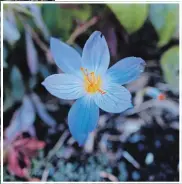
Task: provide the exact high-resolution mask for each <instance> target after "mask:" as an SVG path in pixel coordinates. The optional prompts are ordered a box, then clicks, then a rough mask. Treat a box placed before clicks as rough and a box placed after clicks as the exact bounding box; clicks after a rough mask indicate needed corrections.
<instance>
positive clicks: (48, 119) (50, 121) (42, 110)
mask: <svg viewBox="0 0 182 184" xmlns="http://www.w3.org/2000/svg"><path fill="white" fill-rule="evenodd" d="M31 97H32V100H33V101H34V104H35V106H36V109H37V113H38V115H39V116H40V118H41V119H42V121H43V122H44V123H46V124H47V125H49V126H51V127H54V126H55V125H56V120H55V119H54V118H53V117H52V116H51V115H49V113H48V112H47V110H46V107H45V105H44V104H43V103H42V102H41V100H40V98H39V97H38V95H36V94H35V93H32V94H31Z"/></svg>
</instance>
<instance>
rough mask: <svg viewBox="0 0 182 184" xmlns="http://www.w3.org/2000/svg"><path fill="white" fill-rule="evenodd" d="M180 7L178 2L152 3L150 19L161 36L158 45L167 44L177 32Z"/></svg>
mask: <svg viewBox="0 0 182 184" xmlns="http://www.w3.org/2000/svg"><path fill="white" fill-rule="evenodd" d="M178 18H179V7H178V5H177V4H151V5H150V11H149V19H150V21H151V22H152V24H153V26H154V28H155V30H156V31H157V34H158V36H159V42H158V46H159V47H162V46H164V45H165V44H167V43H168V42H169V41H170V39H171V38H172V36H173V35H174V34H175V31H176V27H177V25H178V22H179V20H178Z"/></svg>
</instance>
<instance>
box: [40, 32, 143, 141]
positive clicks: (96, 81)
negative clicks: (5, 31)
mask: <svg viewBox="0 0 182 184" xmlns="http://www.w3.org/2000/svg"><path fill="white" fill-rule="evenodd" d="M50 49H51V53H52V55H53V58H54V60H55V62H56V64H57V66H58V67H60V69H61V70H62V71H63V72H65V73H61V74H54V75H51V76H49V77H47V78H46V79H45V81H44V82H43V85H44V86H45V88H46V89H47V90H48V91H49V92H50V93H51V94H52V95H54V96H56V97H58V98H61V99H66V100H75V99H78V100H76V102H75V103H74V104H73V106H72V107H71V109H70V111H69V113H68V125H69V129H70V132H71V134H72V136H73V137H74V139H75V140H76V141H77V142H78V143H79V145H83V144H84V143H85V141H86V139H87V137H88V134H89V133H90V132H92V131H93V130H94V129H95V128H96V126H97V122H98V120H99V108H101V109H102V110H104V111H106V112H111V113H121V112H123V111H125V110H126V109H128V108H131V107H132V103H131V94H130V92H129V91H128V90H127V89H126V88H125V87H123V86H121V85H123V84H127V83H129V82H131V81H133V80H135V79H136V78H138V77H139V75H140V74H141V72H143V70H144V65H145V62H144V60H143V59H141V58H137V57H127V58H124V59H121V60H120V61H119V62H117V63H116V64H115V65H113V66H112V67H111V68H109V69H108V66H109V62H110V54H109V49H108V46H107V43H106V40H105V38H104V36H103V35H102V33H101V32H99V31H95V32H94V33H93V34H92V35H91V36H90V37H89V39H88V40H87V42H86V44H85V46H84V48H83V53H82V57H81V56H80V55H79V53H78V52H77V51H76V50H74V49H73V48H72V47H70V46H68V45H67V44H65V43H63V42H61V41H59V40H58V39H55V38H51V41H50Z"/></svg>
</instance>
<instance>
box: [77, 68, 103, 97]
mask: <svg viewBox="0 0 182 184" xmlns="http://www.w3.org/2000/svg"><path fill="white" fill-rule="evenodd" d="M80 70H81V71H82V73H83V76H84V86H85V90H86V91H87V92H88V93H96V92H99V93H101V94H105V93H106V92H105V91H103V90H102V89H100V87H101V84H102V80H101V77H100V76H96V75H95V73H94V72H91V73H89V72H88V70H87V69H84V68H82V67H81V68H80Z"/></svg>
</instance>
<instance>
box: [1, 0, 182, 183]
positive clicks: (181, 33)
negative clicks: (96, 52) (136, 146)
mask: <svg viewBox="0 0 182 184" xmlns="http://www.w3.org/2000/svg"><path fill="white" fill-rule="evenodd" d="M63 3H70V4H74V3H80V4H86V3H90V4H105V3H112V4H114V3H128V4H129V3H147V4H150V3H156V4H160V3H171V4H174V3H178V4H179V5H180V6H179V8H180V9H179V10H180V11H179V21H180V26H179V47H180V62H179V68H180V80H179V82H180V84H179V85H180V88H179V89H180V93H179V108H180V109H182V80H181V78H182V63H181V62H182V61H181V59H182V56H181V53H182V39H181V36H182V30H181V25H182V12H181V11H182V1H181V0H178V1H177V0H174V1H171V0H160V1H158V0H153V1H150V0H148V1H147V0H140V1H138V0H133V1H131V0H128V1H126V0H125V1H124V0H123V1H122V0H117V1H111V0H104V1H98V0H91V1H84V0H81V1H77V0H71V1H70V0H67V1H58V0H55V1H39V2H35V1H1V163H3V153H2V150H3V6H4V4H63ZM181 112H182V111H181ZM179 127H180V130H179V133H180V139H179V149H180V152H179V159H180V161H179V182H43V181H42V182H11V181H10V182H3V164H1V183H3V184H6V183H7V184H9V183H11V184H23V183H35V184H38V183H45V184H46V183H51V184H53V183H65V184H68V183H80V184H81V183H89V184H91V183H128V184H131V183H147V184H150V183H158V184H159V183H166V184H167V183H176V184H177V183H181V182H182V164H181V160H182V145H181V144H180V143H181V142H180V141H182V117H181V114H179ZM164 154H165V153H164ZM180 171H181V172H180Z"/></svg>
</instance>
